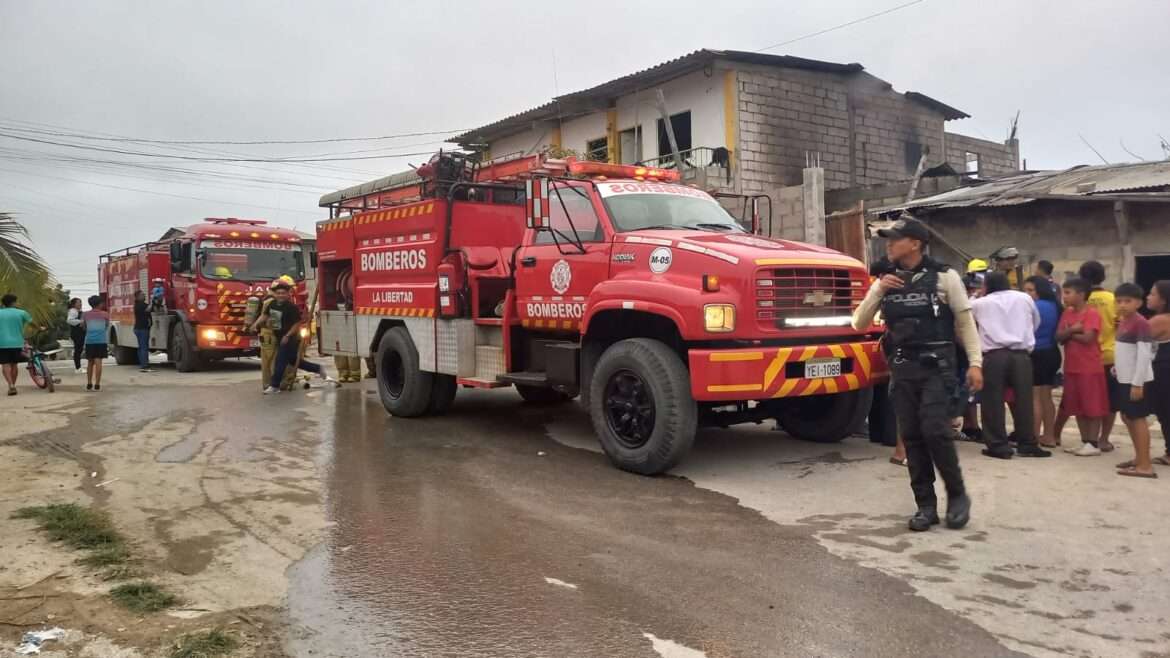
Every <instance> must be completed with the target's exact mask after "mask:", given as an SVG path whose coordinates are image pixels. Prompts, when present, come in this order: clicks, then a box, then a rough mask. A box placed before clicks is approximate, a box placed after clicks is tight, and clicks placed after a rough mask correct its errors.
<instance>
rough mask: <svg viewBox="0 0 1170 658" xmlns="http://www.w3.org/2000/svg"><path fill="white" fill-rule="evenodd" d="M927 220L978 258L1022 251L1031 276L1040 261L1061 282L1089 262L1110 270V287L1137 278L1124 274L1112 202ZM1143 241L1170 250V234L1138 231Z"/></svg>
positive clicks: (943, 254) (941, 213) (960, 212)
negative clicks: (1007, 249)
mask: <svg viewBox="0 0 1170 658" xmlns="http://www.w3.org/2000/svg"><path fill="white" fill-rule="evenodd" d="M923 217H924V218H925V219H926V221H927V222H929V223H930V225H931V226H933V227H934V228H935V229H936V230H938V231H939V233H940V234H941V235H942V236H943V237H944V238H945V239H946V242H948V243H950V244H953V245H955V246H957V247H959V248H960V249H963V250H964V251H966V252H968V253H970V254H971V255H972V256H974V257H976V258H984V259H986V258H988V256H989V255H990V254H991V253H992V252H993V251H995V250H996V249H998V248H999V247H1002V246H1004V245H1012V246H1014V247H1016V248H1017V249H1019V250H1020V263H1021V264H1022V265H1023V266H1024V269H1025V271H1027V272H1031V269H1032V267H1033V264H1034V263H1035V262H1036V261H1038V260H1040V259H1044V260H1050V261H1052V264H1053V265H1054V266H1055V271H1054V273H1053V275H1054V276H1055V277H1056V279H1057V280H1058V281H1059V280H1063V279H1065V278H1066V277H1067V275H1068V274H1070V273H1075V272H1076V271H1077V269H1078V268H1080V266H1081V263H1083V262H1085V261H1086V260H1097V261H1100V262H1101V263H1102V264H1103V265H1105V271H1106V277H1107V278H1106V281H1105V285H1106V287H1112V286H1116V285H1117V284H1119V283H1121V282H1122V281H1123V280H1126V279H1129V278H1132V276H1133V273H1132V272H1123V271H1122V264H1123V255H1122V251H1121V242H1120V238H1119V236H1118V233H1117V227H1116V224H1115V222H1114V218H1113V204H1110V203H1102V202H1084V203H1080V202H1077V203H1060V202H1048V201H1038V202H1034V203H1029V204H1024V205H1021V206H1006V207H1000V208H956V209H949V210H948V209H942V210H938V211H935V212H932V213H930V214H924V215H923ZM1143 238H1145V240H1146V241H1147V242H1149V241H1152V243H1151V244H1149V248H1150V249H1154V250H1157V249H1162V250H1163V251H1170V234H1167V233H1166V232H1165V231H1162V233H1161V235H1160V236H1156V235H1154V234H1153V233H1152V232H1151V233H1146V232H1144V231H1143V230H1141V229H1140V228H1138V229H1137V230H1135V235H1134V243H1135V246H1136V245H1142V244H1143V242H1142V240H1143ZM931 250H932V254H934V255H935V257H937V258H940V259H941V260H943V261H944V262H947V263H949V264H950V265H952V266H953V267H964V266H965V265H966V261H965V260H964V259H963V258H962V257H961V256H959V255H957V254H956V253H955V252H954V251H951V250H950V249H947V248H946V247H945V246H943V245H941V244H935V245H932V247H931Z"/></svg>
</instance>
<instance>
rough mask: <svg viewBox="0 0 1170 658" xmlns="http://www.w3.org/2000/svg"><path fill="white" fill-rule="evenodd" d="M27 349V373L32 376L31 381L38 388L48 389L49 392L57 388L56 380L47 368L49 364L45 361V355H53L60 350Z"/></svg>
mask: <svg viewBox="0 0 1170 658" xmlns="http://www.w3.org/2000/svg"><path fill="white" fill-rule="evenodd" d="M27 349H28V374H29V377H32V380H33V383H34V384H36V385H37V388H39V389H42V390H43V389H48V390H49V392H50V393H53V392H55V391H56V390H57V386H56V385H57V380H56V379H55V378H54V377H53V373H52V371H50V370H49V364H48V362H46V361H45V357H49V356H53V355H54V354H56V353H57V352H60V351H61V350H59V349H57V350H52V351H49V352H42V351H40V350H38V349H33V348H31V347H30V348H27Z"/></svg>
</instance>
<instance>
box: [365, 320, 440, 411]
mask: <svg viewBox="0 0 1170 658" xmlns="http://www.w3.org/2000/svg"><path fill="white" fill-rule="evenodd" d="M377 358H378V361H377V366H378V367H377V368H376V370H377V373H378V395H379V396H381V398H382V406H384V407H386V411H388V412H390V414H391V415H394V416H401V417H403V418H413V417H415V416H422V415H423V414H425V413H426V412H427V409H428V407H430V402H431V390H432V388H433V386H434V374H433V373H429V372H423V371H422V370H419V367H418V350H417V349H415V347H414V341H412V340H411V339H410V332H409V331H407V330H406V328H405V327H393V328H391V329H390V330H389V331H387V332H386V333H385V334H383V335H382V341H381V342H380V343H378V357H377Z"/></svg>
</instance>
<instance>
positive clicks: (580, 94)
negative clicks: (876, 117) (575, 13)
mask: <svg viewBox="0 0 1170 658" xmlns="http://www.w3.org/2000/svg"><path fill="white" fill-rule="evenodd" d="M716 60H727V61H732V62H742V63H745V64H761V65H764V66H776V67H781V68H794V69H806V70H813V71H825V72H828V73H838V74H843V75H850V74H854V73H860V72H861V71H864V70H865V67H863V66H862V65H861V64H857V63H851V64H840V63H837V62H826V61H822V60H816V59H805V58H803V57H792V56H790V55H768V54H766V53H753V52H749V51H744V50H715V49H711V48H704V49H702V50H696V51H694V52H691V53H687V54H686V55H683V56H681V57H676V58H675V59H672V60H669V61H666V62H663V63H661V64H657V65H655V66H651V67H649V68H645V69H642V70H640V71H636V72H634V73H631V74H629V75H625V76H622V77H620V78H617V79H615V80H611V81H609V82H605V83H602V84H600V85H596V86H594V87H590V88H589V89H584V90H582V91H577V92H573V93H571V94H565V95H562V96H557V97H556V98H554V99H553V101H552V102H550V103H545V104H544V105H541V106H539V107H535V108H532V109H530V110H526V111H524V112H520V113H518V114H513V115H511V116H508V117H505V118H503V119H500V120H499V121H495V122H493V123H489V124H487V125H485V126H481V127H479V128H476V129H475V130H471V131H468V132H466V133H464V134H462V135H459V136H457V137H454V138H452V139H451V140H450V141H452V142H454V143H457V144H461V145H468V144H473V143H479V142H485V141H491V140H492V139H496V138H499V137H504V136H506V135H509V134H512V133H514V132H517V131H519V130H524V129H527V128H528V127H529V126H530V125H531V124H532V122H533V121H540V120H544V119H554V118H558V117H559V118H561V119H565V118H571V117H574V116H579V115H581V114H586V113H588V112H593V111H596V110H598V109H601V108H600V107H598V104H597V102H598V101H599V100H608V99H610V98H613V97H616V96H622V95H625V94H628V93H632V92H634V91H638V90H640V89H645V88H647V87H650V86H653V85H655V84H658V83H661V82H665V81H666V80H670V79H672V78H677V77H678V76H680V75H683V74H685V73H689V72H691V71H694V70H697V69H699V68H702V67H703V66H705V65H707V64H710V63H712V62H714V61H716ZM904 95H905V96H906V98H908V99H910V100H912V101H914V102H918V103H922V104H924V105H927V106H928V107H930V108H932V109H934V110H936V111H939V112H941V113H942V114H943V116H944V117H946V118H947V119H964V118H967V117H968V116H969V115H968V114H966V113H965V112H963V111H962V110H958V109H955V108H953V107H951V106H949V105H946V104H945V103H942V102H940V101H938V100H935V99H933V98H931V97H929V96H926V95H925V94H920V93H918V92H913V91H912V92H906V93H905V94H904Z"/></svg>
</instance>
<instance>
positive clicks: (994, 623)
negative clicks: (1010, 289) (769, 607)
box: [0, 363, 1170, 658]
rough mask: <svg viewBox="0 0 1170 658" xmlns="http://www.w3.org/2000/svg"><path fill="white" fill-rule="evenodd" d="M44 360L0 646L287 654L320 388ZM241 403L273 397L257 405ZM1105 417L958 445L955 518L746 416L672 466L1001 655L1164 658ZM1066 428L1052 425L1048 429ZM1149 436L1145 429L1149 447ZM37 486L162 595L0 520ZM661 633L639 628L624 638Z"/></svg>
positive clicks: (319, 530) (1166, 628)
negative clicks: (52, 374)
mask: <svg viewBox="0 0 1170 658" xmlns="http://www.w3.org/2000/svg"><path fill="white" fill-rule="evenodd" d="M63 365H64V364H58V367H60V366H63ZM59 372H60V376H61V378H62V383H61V386H60V387H59V389H58V392H57V393H55V394H52V395H49V394H46V393H43V392H40V391H36V390H34V389H32V388H31V387H30V386H27V385H24V386H22V389H21V394H20V395H19V396H18V397H16V398H7V399H3V400H2V401H0V405H3V407H2V408H3V409H4V414H3V418H4V422H3V423H0V518H3V519H4V525H3V527H4V532H3V533H0V658H6V656H8V655H11V649H12V648H14V647H15V646H16V644H17V640H18V639H19V636H20V634H21V633H22V632H23V631H24V630H27V629H35V628H41V627H45V626H54V625H59V626H62V627H63V628H66V629H69V631H70V633H69V635H68V636H67V637H66V638H65V640H64V641H62V642H59V643H55V644H47V645H46V646H45V651H44V653H42V655H45V656H84V657H93V658H97V657H103V656H106V657H125V658H129V657H131V656H152V655H165V648H166V646H167V645H168V644H169V643H170V642H172V641H173V640H174V639H175V638H176V637H178V636H179V635H181V634H182V633H185V632H190V631H192V630H198V629H207V628H213V627H223V628H226V629H227V630H228V631H230V632H232V633H234V634H236V635H237V636H239V637H240V638H241V639H243V640H244V646H243V648H242V649H241V650H240V651H239V652H237V654H236V655H239V656H284V655H288V654H286V651H287V649H286V647H287V646H288V643H287V635H288V634H289V629H288V627H287V624H288V617H287V615H286V614H285V612H284V606H285V605H286V601H287V596H288V593H289V587H290V585H289V578H290V576H289V574H290V572H293V571H295V570H296V569H297V565H298V564H303V563H306V562H311V561H312V560H313V559H314V558H313V554H314V550H315V549H317V548H318V547H322V546H326V545H327V544H328V537H329V535H330V533H331V530H332V528H331V521H330V520H329V519H330V516H329V513H328V508H329V504H330V503H329V501H328V500H325V499H324V498H325V496H326V495H327V494H326V492H328V491H329V490H330V487H329V486H326V485H325V484H323V479H324V478H326V477H328V476H329V474H328V470H329V466H328V461H329V460H328V456H327V455H323V454H322V451H324V450H328V446H327V445H326V443H327V442H324V441H322V438H321V436H322V432H323V431H325V430H324V429H323V428H325V427H326V426H332V425H333V423H330V422H326V421H328V420H329V418H328V417H327V415H328V414H329V413H332V412H331V411H330V410H329V409H330V406H329V405H326V404H321V402H322V400H324V399H326V397H325V396H329V395H331V392H329V391H319V390H313V391H309V392H307V393H297V394H295V395H286V396H282V398H281V399H279V400H275V401H272V400H267V399H264V398H261V397H260V396H259V395H258V383H257V382H256V380H258V374H257V371H256V370H255V366H254V365H253V364H251V363H247V364H224V365H223V366H222V367H220V368H218V369H217V370H215V371H214V372H209V373H198V374H196V375H180V374H177V373H175V372H174V371H173V370H170V369H162V370H161V371H160V372H158V373H154V374H149V375H146V374H139V373H137V372H136V371H134V370H133V369H119V368H115V367H109V368H108V369H107V382H106V386H105V388H106V389H107V390H106V391H104V392H102V393H100V394H86V393H84V392H83V391H82V390H81V388H82V386H81V385H82V384H83V383H84V379H83V377H82V376H78V375H75V374H73V373H72V371H71V370H70V371H64V370H61V371H59ZM22 376H23V372H22ZM25 382H27V380H25ZM353 394H354V395H358V394H360V392H358V391H353ZM484 395H487V396H489V397H486V398H485V397H481V398H474V399H476V400H480V401H481V402H480V403H481V404H482V403H483V402H482V401H483V400H487V403H488V404H495V402H494V400H496V399H497V398H494V397H490V396H492V395H498V396H499V397H498V399H499V400H500V402H499V404H504V405H514V404H516V401H515V400H514V399H513V398H514V397H515V396H514V394H511V393H510V392H507V391H504V392H499V393H492V394H484ZM352 401H354V400H352V399H351V402H352ZM459 404H460V402H459V401H457V402H456V405H457V407H458V405H459ZM465 404H466V403H465ZM260 405H269V407H270V408H275V409H277V410H278V412H277V413H275V414H272V413H269V414H266V413H263V412H264V409H265V408H264V407H261V406H260ZM272 405H278V406H275V407H273V406H272ZM366 407H367V409H365V410H364V411H363V412H362V413H371V414H379V416H381V411H380V407H378V405H377V403H376V402H375V401H373V400H372V399H371V400H370V401H369V402H368V403H367V404H366ZM505 413H506V412H505ZM545 420H546V421H547V422H545V423H544V432H545V436H546V438H545V439H544V440H546V441H547V442H548V445H549V447H550V449H553V448H555V449H559V450H564V448H562V447H561V446H556V445H554V442H555V443H559V444H562V445H564V446H569V447H571V448H574V449H580V450H583V451H589V452H588V453H584V454H590V453H594V452H597V446H596V442H595V439H594V438H593V436H592V432H591V429H590V427H589V423H588V419H587V417H586V416H585V414H583V413H582V412H580V411H578V410H576V408H575V407H565V408H564V411H563V412H562V411H558V412H556V413H550V414H549V415H548V416H547V417H545ZM379 422H381V421H379ZM445 422H446V423H447V424H445V425H438V427H441V428H443V431H455V432H457V433H458V435H460V436H463V435H466V436H468V437H478V436H480V435H483V436H484V437H486V440H490V439H491V437H490V436H486V435H487V434H490V432H491V431H493V430H492V429H491V426H490V425H486V426H483V425H481V424H480V423H478V422H477V420H476V418H475V416H474V415H468V416H463V417H459V416H458V414H456V417H455V418H454V419H452V420H450V421H449V422H447V421H445ZM452 428H455V429H452ZM1117 431H1118V432H1119V433H1118V434H1115V443H1117V444H1118V446H1119V450H1118V451H1117V452H1115V453H1113V454H1111V455H1107V456H1104V457H1098V458H1076V457H1072V456H1069V455H1065V454H1063V453H1061V454H1057V455H1056V456H1054V457H1053V458H1051V459H1048V460H1023V459H1015V460H1011V461H1007V462H1004V461H999V460H991V459H987V458H983V457H981V456H980V455H979V454H978V449H977V448H978V447H977V446H974V445H971V444H964V445H962V459H963V465H964V469H965V472H966V477H967V481H968V485H969V487H970V490H971V492H972V496H973V498H974V501H975V507H974V516H973V520H972V523H971V525H970V526H969V527H968V528H966V529H964V530H963V531H961V532H952V531H946V530H941V529H940V530H935V531H932V532H930V533H925V534H910V533H907V532H906V531H905V527H904V520H905V517H906V516H907V515H908V514H909V512H910V511H911V508H912V502H911V497H910V493H909V490H908V486H907V483H906V475H905V471H904V469H902V468H900V467H898V466H894V465H891V464H889V463H888V462H887V460H886V458H887V457H888V455H889V452H888V450H887V449H884V448H881V447H877V446H873V445H871V444H869V443H867V442H865V441H864V440H860V439H852V440H849V441H847V442H845V443H842V444H837V445H829V446H825V445H816V444H808V443H801V442H796V441H792V440H788V439H786V438H784V437H783V435H782V434H780V433H778V432H775V431H772V430H770V429H768V428H767V427H749V428H733V429H731V430H717V431H705V432H703V433H701V435H700V437H699V440H698V442H697V444H696V449H695V452H694V453H693V454H692V456H691V458H690V459H689V460H688V461H687V462H686V463H685V464H684V465H683V466H682V467H680V468H679V469H678V470H677V471H676V473H675V475H678V476H681V477H683V478H686V479H688V480H690V481H691V482H693V483H694V485H695V486H696V487H698V488H700V489H706V490H710V491H711V492H717V493H719V494H723V495H725V496H729V497H731V498H732V499H734V500H735V501H738V504H739V505H740V506H742V507H743V508H746V509H748V510H753V511H755V512H758V513H759V514H761V515H763V517H764V518H765V519H767V520H768V521H770V522H772V523H775V524H777V526H778V527H783V528H799V529H801V531H802V532H808V533H809V534H811V536H812V537H814V538H815V541H816V542H817V543H818V544H820V545H821V546H822V547H824V549H826V550H827V551H829V552H830V553H831V554H832V555H834V556H836V557H838V558H841V559H843V560H846V561H848V562H850V563H853V564H856V565H860V566H861V567H864V568H867V569H873V570H876V571H878V572H880V573H882V574H885V575H886V576H890V577H893V578H896V579H898V580H899V581H901V582H905V583H907V584H908V585H909V587H910V588H911V591H912V592H913V594H914V595H916V596H917V597H921V598H923V599H925V600H927V601H929V602H930V603H931V604H933V605H935V606H939V607H941V608H942V609H944V610H946V611H948V614H953V615H955V616H957V617H959V618H962V619H963V620H965V621H967V622H973V623H974V624H976V625H977V626H978V627H980V628H982V629H984V630H986V631H987V632H989V633H990V634H991V635H992V636H994V638H996V639H997V640H998V641H999V642H1000V643H1001V644H1002V646H1003V647H1004V648H1005V650H1014V651H1019V652H1021V653H1024V654H1029V655H1034V656H1043V657H1049V656H1069V655H1071V656H1085V657H1089V656H1134V657H1138V658H1156V657H1158V656H1170V619H1168V617H1170V612H1168V611H1170V586H1168V585H1167V584H1166V583H1167V577H1168V576H1170V573H1168V570H1170V558H1168V557H1167V540H1168V539H1170V533H1168V532H1167V530H1166V526H1165V519H1166V518H1167V515H1168V514H1170V489H1167V487H1170V481H1168V480H1170V469H1166V468H1161V469H1160V471H1159V472H1160V473H1161V475H1162V478H1161V479H1159V480H1138V479H1129V478H1120V477H1117V476H1115V475H1113V472H1112V465H1113V464H1114V462H1117V461H1121V460H1122V459H1127V458H1129V457H1131V456H1132V450H1131V449H1130V448H1129V446H1128V439H1127V437H1125V436H1124V430H1123V429H1122V428H1121V427H1120V426H1119V427H1118V430H1117ZM477 433H478V434H477ZM1074 433H1075V429H1072V428H1070V429H1069V430H1066V434H1065V437H1064V440H1065V441H1066V443H1067V442H1070V441H1074V440H1075V439H1074ZM1161 436H1162V435H1161V432H1160V431H1158V432H1156V433H1155V446H1156V448H1157V449H1160V448H1161V446H1162V443H1161ZM501 449H502V450H507V449H509V447H508V446H504V447H503V448H501ZM568 452H573V451H568ZM542 454H543V453H542ZM578 454H582V453H578ZM383 458H387V459H393V453H392V452H391V453H390V454H389V455H387V456H384V457H383ZM593 458H594V457H590V459H593ZM597 459H600V458H599V457H598V458H597ZM505 466H506V464H505ZM376 467H377V465H371V468H370V470H369V471H368V472H367V473H366V476H367V477H368V478H370V480H369V481H368V482H360V483H353V484H352V488H353V490H354V494H353V495H362V496H369V495H372V494H373V491H374V490H373V489H372V488H371V489H369V490H368V492H367V491H366V490H365V488H367V487H380V485H379V483H378V482H377V478H378V477H379V474H380V473H381V471H379V470H378V469H377V468H376ZM505 470H506V469H505ZM638 481H639V482H648V483H650V484H648V485H647V486H648V487H650V488H651V491H650V493H652V492H653V491H652V490H655V488H656V487H659V486H661V487H667V486H672V485H669V479H660V480H657V481H654V480H638ZM655 483H661V484H655ZM336 486H337V485H336V483H334V485H333V487H334V488H336ZM428 486H430V485H428ZM50 502H78V503H82V504H94V505H97V506H99V507H100V508H102V509H105V510H107V511H108V512H109V513H110V514H111V516H112V517H113V518H114V520H115V522H116V524H117V526H118V527H119V529H120V530H121V531H122V532H123V533H125V534H126V535H128V536H129V537H130V538H131V540H132V542H133V546H134V548H135V551H136V553H137V554H138V555H140V556H141V557H142V560H143V569H144V571H145V572H146V573H147V574H148V575H149V576H150V577H151V579H152V580H154V581H156V582H159V583H160V584H163V585H165V586H166V587H167V588H169V589H171V590H172V591H174V592H175V593H177V594H178V595H179V596H180V597H181V598H182V600H183V602H182V604H181V606H180V607H179V608H177V609H175V610H171V611H170V612H167V613H162V614H156V615H148V616H145V617H139V616H135V615H132V614H129V613H126V612H124V611H122V610H120V609H119V608H117V607H115V606H113V605H112V604H111V603H110V602H109V600H108V598H106V596H105V592H106V591H108V589H109V588H110V587H111V583H108V582H103V581H101V580H100V579H99V578H97V577H96V576H95V575H94V574H92V573H90V572H88V571H87V570H86V569H84V568H82V567H80V566H78V565H76V564H75V562H74V560H75V559H76V554H75V553H72V552H70V551H68V550H65V549H63V548H61V547H58V546H54V545H51V544H50V543H49V542H48V541H47V540H46V539H45V538H44V537H43V536H41V535H40V534H39V533H37V532H36V531H35V530H34V527H33V526H34V524H33V523H32V522H31V521H23V520H12V519H10V518H9V517H10V515H11V514H12V512H13V511H14V510H16V509H19V508H20V507H23V506H27V505H41V504H46V503H50ZM349 548H350V544H349V543H347V544H346V545H345V546H339V547H334V548H332V549H330V550H336V551H339V552H340V551H348V550H349ZM339 554H341V553H339ZM793 568H800V565H794V566H793ZM573 582H577V581H573ZM548 586H549V587H556V588H557V589H559V590H565V587H564V586H562V585H558V584H557V583H549V584H548ZM899 596H905V594H900V595H899ZM890 605H899V602H898V601H896V600H891V601H890ZM851 632H861V633H862V638H859V646H864V639H863V638H864V633H865V632H868V631H866V630H865V629H854V630H853V631H851ZM663 641H664V640H663V638H660V637H653V638H647V645H646V646H647V647H648V648H649V647H650V646H651V643H654V644H653V646H654V647H658V646H659V645H660V644H661V643H662V642H663ZM908 641H909V640H908ZM663 646H665V645H663ZM654 650H655V651H658V649H657V648H655V649H654ZM659 653H661V654H662V655H667V654H666V653H662V652H659ZM293 655H302V654H301V653H299V652H294V653H293ZM304 655H310V654H309V653H307V652H304ZM678 655H689V654H678ZM856 655H864V652H861V653H858V654H856Z"/></svg>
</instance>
